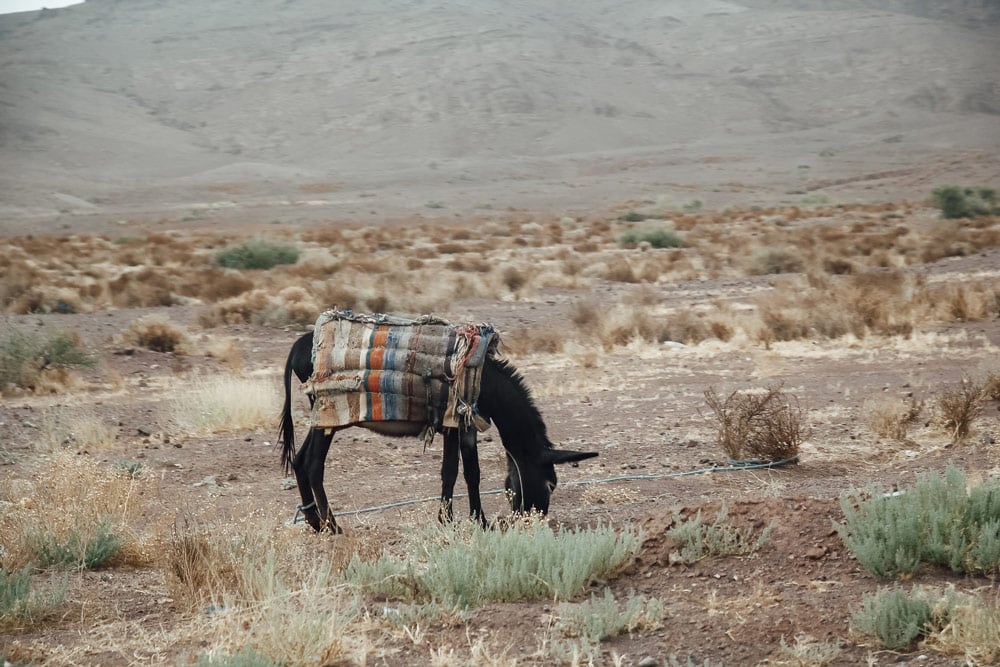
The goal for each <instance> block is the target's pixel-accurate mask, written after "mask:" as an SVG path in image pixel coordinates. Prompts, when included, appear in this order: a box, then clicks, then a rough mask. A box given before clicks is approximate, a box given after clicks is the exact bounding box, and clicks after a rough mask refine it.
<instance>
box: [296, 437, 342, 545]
mask: <svg viewBox="0 0 1000 667" xmlns="http://www.w3.org/2000/svg"><path fill="white" fill-rule="evenodd" d="M331 441H333V432H332V431H331V432H330V433H325V432H324V431H323V430H322V429H315V428H311V429H309V433H308V434H307V435H306V440H305V442H304V443H302V448H301V449H299V453H298V454H296V455H295V459H294V460H293V461H292V469H293V470H294V471H295V481H296V482H297V483H298V486H299V495H301V496H302V505H303V506H302V513H303V514H304V515H305V517H306V521H307V522H308V523H309V525H310V526H312V528H313V530H316V531H321V530H323V529H329V530H330V531H331V532H333V533H342V532H343V531H342V530H341V529H340V526H338V525H337V522H336V520H334V518H333V516H331V514H330V505H329V503H328V501H327V498H326V491H325V490H324V488H323V472H324V469H325V467H326V455H327V453H328V452H329V451H330V443H331Z"/></svg>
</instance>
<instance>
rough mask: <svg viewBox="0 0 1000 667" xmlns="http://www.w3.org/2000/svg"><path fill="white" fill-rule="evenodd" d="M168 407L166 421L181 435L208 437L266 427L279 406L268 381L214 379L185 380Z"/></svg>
mask: <svg viewBox="0 0 1000 667" xmlns="http://www.w3.org/2000/svg"><path fill="white" fill-rule="evenodd" d="M188 382H189V386H188V387H185V388H184V390H183V393H181V395H179V396H177V397H175V398H174V399H173V400H172V401H171V402H170V403H171V404H170V408H169V419H170V420H171V422H172V423H173V424H174V425H175V426H176V427H177V428H178V429H179V430H180V431H181V432H183V433H190V434H208V433H218V432H220V431H237V430H242V429H253V428H260V427H264V426H270V425H271V424H272V422H273V421H274V406H275V405H280V403H281V401H280V398H279V392H278V387H277V384H276V383H275V382H274V381H273V380H271V379H270V378H241V377H232V376H230V377H225V376H223V377H214V378H210V379H207V378H197V377H196V378H192V379H190V380H188Z"/></svg>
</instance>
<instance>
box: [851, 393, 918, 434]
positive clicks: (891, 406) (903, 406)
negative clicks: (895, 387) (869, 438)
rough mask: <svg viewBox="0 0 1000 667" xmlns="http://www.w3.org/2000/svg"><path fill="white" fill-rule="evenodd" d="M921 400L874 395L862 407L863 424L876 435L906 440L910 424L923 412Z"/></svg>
mask: <svg viewBox="0 0 1000 667" xmlns="http://www.w3.org/2000/svg"><path fill="white" fill-rule="evenodd" d="M923 409H924V403H923V401H919V402H918V401H917V400H916V399H914V398H911V399H910V400H909V401H904V400H902V399H900V398H892V397H888V396H874V397H872V398H870V399H868V400H867V401H865V404H864V406H863V408H862V411H863V413H864V419H865V424H866V425H867V426H868V428H869V429H871V431H872V432H873V433H875V434H876V435H879V436H881V437H883V438H891V439H893V440H899V441H903V440H906V434H907V430H908V429H909V426H910V424H912V423H914V422H916V421H917V419H918V418H919V417H920V413H921V412H923Z"/></svg>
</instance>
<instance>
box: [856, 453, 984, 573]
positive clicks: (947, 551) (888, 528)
mask: <svg viewBox="0 0 1000 667" xmlns="http://www.w3.org/2000/svg"><path fill="white" fill-rule="evenodd" d="M840 505H841V509H842V510H843V512H844V519H845V521H844V523H843V524H838V525H837V530H838V532H839V533H840V537H841V539H842V540H843V541H844V544H845V545H846V546H847V548H848V549H849V550H850V551H851V553H852V554H854V557H855V558H857V560H858V562H859V563H861V565H863V566H864V567H865V568H867V569H868V570H870V571H871V572H872V573H874V574H875V575H876V576H879V577H889V576H893V575H899V574H902V575H906V574H912V573H914V572H916V571H917V570H919V569H920V567H921V565H923V564H924V563H931V564H936V565H943V566H946V567H949V568H951V569H952V570H953V571H955V572H966V573H980V572H982V573H991V572H996V571H997V570H998V569H1000V482H997V481H990V482H986V483H983V484H981V485H979V486H976V487H973V488H972V489H968V490H967V489H966V478H965V473H964V472H962V471H961V470H960V469H958V468H955V467H954V466H949V467H948V469H947V470H946V471H945V474H944V475H943V476H942V475H939V474H936V473H929V474H927V475H923V476H921V477H919V478H918V479H917V484H916V486H914V487H913V488H912V489H908V490H905V491H899V492H896V493H892V494H887V493H883V492H879V491H876V490H875V489H868V490H867V491H864V492H853V493H849V494H845V495H843V496H841V500H840Z"/></svg>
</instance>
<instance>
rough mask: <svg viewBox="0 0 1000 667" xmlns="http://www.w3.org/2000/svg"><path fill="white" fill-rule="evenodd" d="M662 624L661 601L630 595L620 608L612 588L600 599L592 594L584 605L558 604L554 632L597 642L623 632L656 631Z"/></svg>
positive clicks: (582, 603)
mask: <svg viewBox="0 0 1000 667" xmlns="http://www.w3.org/2000/svg"><path fill="white" fill-rule="evenodd" d="M662 621H663V603H662V602H661V601H660V600H657V599H656V598H647V597H646V596H645V595H636V594H635V593H634V592H633V593H629V596H628V599H627V600H626V601H625V606H624V608H623V609H622V608H619V605H618V601H617V600H616V599H615V596H614V594H613V593H612V592H611V589H610V588H605V589H604V596H603V597H597V596H596V595H594V594H591V596H590V599H589V600H587V601H585V602H579V603H562V604H560V605H559V619H558V620H557V621H556V630H558V631H559V632H561V633H562V634H563V635H564V636H566V637H582V638H584V639H586V640H588V641H591V642H599V641H601V640H604V639H608V638H610V637H617V636H618V635H620V634H623V633H626V632H627V633H628V634H632V633H633V632H637V631H644V632H649V631H652V630H656V629H657V628H659V627H660V624H661V623H662Z"/></svg>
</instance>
